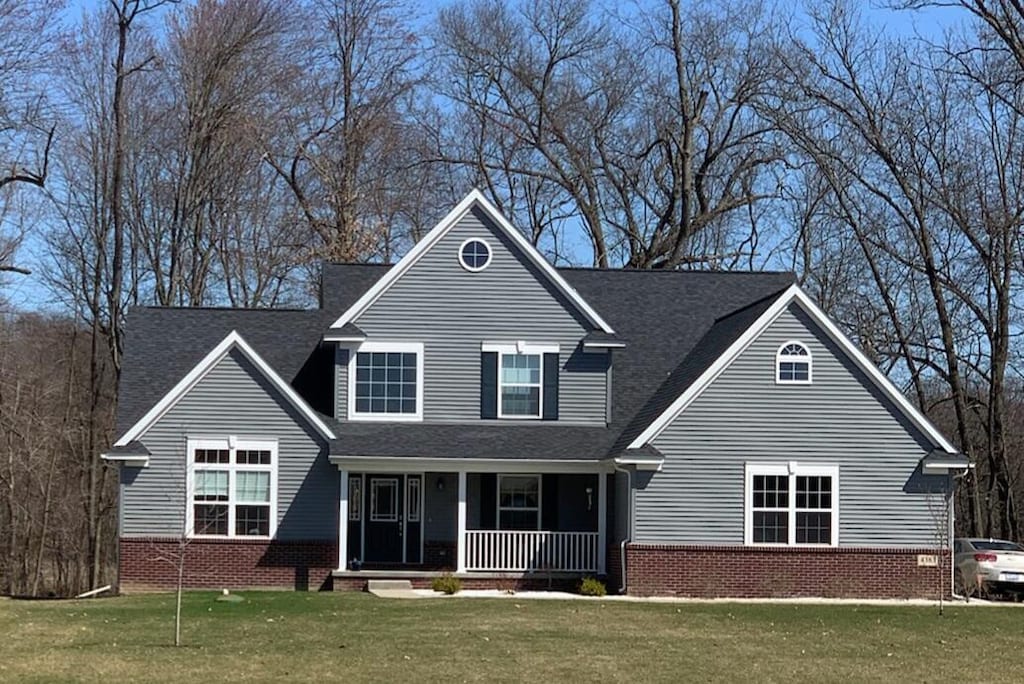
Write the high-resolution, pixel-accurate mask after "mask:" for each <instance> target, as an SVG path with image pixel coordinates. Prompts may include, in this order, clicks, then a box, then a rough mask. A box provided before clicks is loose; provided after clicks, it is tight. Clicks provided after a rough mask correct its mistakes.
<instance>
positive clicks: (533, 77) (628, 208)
mask: <svg viewBox="0 0 1024 684" xmlns="http://www.w3.org/2000/svg"><path fill="white" fill-rule="evenodd" d="M763 17H764V15H763V13H762V11H761V8H760V6H759V5H757V4H755V3H749V4H747V3H741V4H738V5H737V6H735V7H727V8H724V9H722V8H716V7H713V6H711V5H705V4H701V3H698V4H696V5H693V6H692V7H683V6H682V5H681V4H680V3H678V2H676V1H675V0H666V2H650V3H644V4H642V5H639V6H638V7H636V8H635V10H634V11H633V12H629V11H627V10H620V14H619V15H616V16H613V17H608V18H607V19H605V20H604V21H602V17H600V16H599V15H598V14H597V13H596V12H595V10H593V8H592V7H591V5H590V4H589V3H588V2H586V1H585V0H575V1H573V2H555V1H553V0H550V1H549V0H540V1H538V2H520V3H512V2H483V1H481V2H472V1H471V2H465V3H462V4H457V5H454V6H451V7H449V8H447V9H445V10H443V11H442V12H441V14H440V38H439V41H440V43H441V46H442V48H443V50H444V54H445V57H444V63H445V64H446V68H445V70H444V71H443V72H441V73H442V75H443V79H444V80H443V82H441V81H439V85H438V86H437V87H438V88H439V89H440V90H441V91H442V92H444V93H445V94H446V96H447V97H448V99H449V100H450V102H451V103H452V108H453V109H454V110H455V111H456V113H457V115H456V116H455V117H451V118H450V119H449V123H450V125H449V130H448V131H447V134H445V135H440V136H438V140H439V146H438V150H437V156H438V158H439V159H441V160H443V161H444V162H445V163H448V164H454V165H459V166H462V167H464V168H466V169H467V172H469V173H471V174H472V175H473V177H476V178H479V179H481V184H482V185H484V186H485V187H486V188H487V189H488V191H489V192H490V194H491V195H492V196H493V197H494V198H495V200H496V201H497V202H498V204H499V205H500V206H502V208H503V209H504V210H505V211H506V212H507V213H510V214H518V213H519V212H520V209H522V211H523V214H522V217H521V218H522V221H521V222H522V223H524V224H531V222H536V221H543V222H545V223H541V224H540V227H539V228H538V227H537V226H536V225H535V226H534V230H535V231H536V230H544V229H546V228H548V227H555V226H557V225H559V224H560V223H561V222H563V221H564V220H565V218H566V216H567V215H572V216H575V217H578V218H579V220H580V221H581V222H582V224H583V227H584V229H585V230H586V234H587V237H588V238H589V240H590V242H591V245H592V248H593V262H594V264H595V265H598V266H609V265H612V264H615V263H621V264H625V265H627V266H631V267H641V268H676V267H679V266H680V265H683V264H694V263H710V264H712V265H713V266H717V267H721V266H724V265H727V264H729V263H734V262H736V261H738V260H739V259H740V258H743V257H746V258H750V257H752V255H753V254H752V253H753V251H754V248H753V244H752V239H753V238H754V230H753V229H752V226H751V220H752V219H753V218H755V217H756V216H757V213H756V211H755V210H754V205H755V204H756V203H757V202H759V201H761V200H765V199H767V198H768V197H769V196H771V195H772V193H773V192H774V188H775V183H774V179H772V182H771V183H768V184H766V183H765V182H764V181H765V179H766V178H770V175H769V174H767V170H768V169H769V168H770V167H771V166H772V165H774V164H777V163H778V162H779V161H780V158H781V155H780V154H779V153H778V151H777V150H776V149H775V148H774V147H773V146H772V145H771V140H772V138H771V136H770V135H769V127H768V126H767V125H766V124H765V122H764V121H763V120H761V119H760V118H759V117H758V115H757V111H756V110H755V109H754V108H753V107H752V106H751V104H752V102H753V101H754V100H755V99H756V98H757V97H758V95H759V88H760V85H761V83H763V81H764V80H765V78H766V73H767V69H768V67H769V62H768V60H767V58H766V54H765V53H764V52H763V51H762V50H760V49H759V48H758V47H757V42H756V39H755V36H756V35H757V34H758V33H760V32H761V26H762V23H763V21H764V19H763ZM613 27H616V28H613ZM544 206H546V207H549V208H551V209H549V210H548V211H542V212H538V211H537V209H538V208H539V207H544ZM743 224H745V225H743ZM534 237H535V239H536V237H537V236H536V235H535V236H534Z"/></svg>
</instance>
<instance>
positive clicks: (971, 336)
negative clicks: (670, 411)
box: [768, 2, 1024, 536]
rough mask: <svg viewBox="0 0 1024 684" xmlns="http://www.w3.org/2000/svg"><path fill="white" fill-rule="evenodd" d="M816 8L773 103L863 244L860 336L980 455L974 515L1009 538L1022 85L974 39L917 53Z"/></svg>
mask: <svg viewBox="0 0 1024 684" xmlns="http://www.w3.org/2000/svg"><path fill="white" fill-rule="evenodd" d="M812 19H813V22H814V28H815V38H814V40H813V42H807V41H801V40H800V39H799V38H798V37H797V36H796V35H792V34H790V35H786V36H784V37H783V38H782V40H781V41H780V46H779V51H778V61H779V62H780V64H783V65H784V75H783V77H782V78H781V79H780V80H779V81H778V82H777V84H778V85H777V88H776V91H777V94H778V96H777V98H776V99H775V100H774V102H773V103H771V104H770V105H769V107H768V109H769V111H770V114H769V115H770V116H772V117H774V118H775V120H776V122H777V123H778V125H779V126H780V128H781V129H782V130H784V131H785V132H786V134H787V135H788V136H789V138H790V140H791V141H792V142H793V144H794V145H795V146H796V148H797V149H798V150H799V151H800V153H801V154H802V155H804V158H805V159H807V160H809V161H810V162H811V163H812V164H814V167H815V168H816V169H817V171H818V172H819V173H820V174H821V177H822V179H823V180H824V181H825V182H826V183H827V185H828V193H827V194H828V198H827V200H826V202H825V203H826V205H827V206H828V207H829V210H830V211H831V212H833V214H834V215H835V216H837V217H838V218H839V219H840V220H841V221H842V222H843V223H844V224H845V225H846V226H848V228H849V230H850V231H851V232H852V234H853V235H854V237H855V238H856V240H857V243H858V244H859V246H860V248H861V249H860V252H861V253H860V255H859V259H860V261H861V262H862V263H863V265H864V268H865V272H866V273H868V274H870V277H871V281H870V282H871V290H870V292H871V293H872V294H871V297H870V299H871V300H872V301H874V302H875V303H876V306H877V310H878V311H879V312H880V313H884V315H885V318H884V321H885V324H884V325H882V326H877V327H876V330H879V331H884V332H887V333H889V335H888V339H886V337H881V338H878V337H876V339H874V340H873V341H871V342H868V343H867V344H866V345H865V346H872V347H873V348H874V349H875V352H876V354H878V355H879V356H881V357H883V358H884V357H886V356H888V357H889V358H890V360H891V362H892V363H894V364H895V363H898V364H899V367H898V368H895V369H894V370H895V373H896V375H898V376H902V377H904V378H907V379H908V380H909V382H910V383H911V386H912V387H913V388H914V392H915V395H916V399H917V400H918V402H919V403H920V404H921V405H922V406H923V407H924V408H925V409H926V410H929V411H938V410H941V406H942V405H943V404H945V403H949V404H950V405H951V406H952V407H953V412H954V414H955V418H956V420H955V426H956V431H955V434H956V436H957V441H958V443H959V446H960V448H961V449H963V450H964V451H965V452H967V453H969V454H971V455H972V456H978V457H982V456H983V457H984V460H983V465H984V467H982V468H979V469H978V472H977V474H976V475H977V477H978V478H984V479H985V481H984V483H983V489H984V491H982V485H981V484H979V482H978V480H977V479H975V480H974V482H973V484H972V485H971V486H969V487H967V488H965V491H966V492H967V495H968V507H967V509H968V519H969V524H968V527H969V529H971V530H972V531H974V532H975V533H978V534H1002V535H1008V536H1016V535H1017V534H1018V532H1019V529H1020V527H1019V525H1020V523H1021V521H1020V513H1019V511H1018V510H1017V503H1016V502H1017V498H1018V496H1019V493H1017V492H1016V491H1015V489H1016V487H1015V484H1014V481H1013V480H1012V479H1011V477H1012V475H1011V474H1012V472H1013V471H1014V468H1013V466H1012V464H1011V462H1010V454H1009V453H1008V452H1007V450H1006V448H1005V443H1006V434H1005V424H1006V419H1005V414H1006V409H1005V402H1004V396H1005V376H1006V372H1007V367H1008V366H1007V359H1008V358H1009V350H1010V348H1011V344H1012V338H1013V336H1012V333H1011V321H1012V320H1013V317H1014V316H1015V312H1016V304H1015V301H1016V296H1017V293H1018V292H1019V289H1020V285H1021V280H1020V274H1019V271H1018V270H1017V269H1016V268H1015V264H1017V263H1018V262H1019V244H1018V242H1017V236H1018V234H1019V225H1020V219H1021V217H1022V216H1024V193H1022V190H1024V187H1022V185H1021V183H1020V180H1019V179H1020V176H1021V173H1022V171H1024V169H1020V168H1019V165H1020V163H1021V159H1024V157H1022V156H1021V153H1022V152H1024V146H1022V142H1024V139H1022V138H1021V136H1020V132H1021V123H1022V122H1024V121H1022V119H1021V117H1020V111H1021V110H1020V109H1019V107H1017V106H1015V104H1014V103H1013V101H1014V100H1016V101H1017V102H1019V101H1020V97H1021V93H1020V92H1019V90H1017V92H1010V91H1007V90H1003V91H1002V92H996V89H997V88H1002V87H1003V86H997V85H996V81H995V78H996V70H995V69H994V68H989V67H988V66H987V65H985V64H983V63H976V64H975V68H974V69H973V70H966V69H964V68H963V60H964V59H967V57H965V56H964V55H966V54H972V55H974V57H972V58H971V59H976V60H981V62H984V61H986V60H987V57H986V54H985V52H984V51H981V52H971V51H965V50H962V49H958V48H957V47H955V46H952V45H951V46H949V47H948V49H946V50H944V51H942V52H941V53H933V54H932V55H931V56H928V55H926V57H927V61H926V60H924V59H920V58H919V57H918V56H916V55H911V54H910V52H909V47H908V45H907V44H906V43H897V42H888V41H885V40H883V39H878V38H868V37H867V36H868V35H869V34H868V32H866V31H864V30H863V25H862V24H861V23H860V18H859V16H858V15H857V13H856V12H855V11H854V10H853V8H852V6H850V5H847V4H844V3H839V2H837V3H832V4H831V5H830V6H829V7H828V8H826V9H824V10H822V11H821V12H819V13H815V14H812ZM958 64H959V65H960V66H959V67H958V66H957V65H958ZM992 66H994V65H992ZM969 72H972V73H974V76H971V77H968V73H969ZM981 74H987V75H988V76H989V78H984V77H982V78H978V77H977V76H979V75H981ZM832 244H835V243H832ZM933 331H935V332H933ZM931 378H937V379H939V380H940V381H941V385H942V388H943V390H942V392H941V393H940V394H939V395H938V396H936V394H935V392H934V388H935V385H934V383H932V382H930V379H931Z"/></svg>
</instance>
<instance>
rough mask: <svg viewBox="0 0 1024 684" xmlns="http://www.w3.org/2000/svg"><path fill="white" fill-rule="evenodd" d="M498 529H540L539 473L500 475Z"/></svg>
mask: <svg viewBox="0 0 1024 684" xmlns="http://www.w3.org/2000/svg"><path fill="white" fill-rule="evenodd" d="M498 529H499V530H539V529H540V476H539V475H498Z"/></svg>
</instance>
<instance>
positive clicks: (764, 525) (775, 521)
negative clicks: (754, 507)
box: [753, 511, 789, 544]
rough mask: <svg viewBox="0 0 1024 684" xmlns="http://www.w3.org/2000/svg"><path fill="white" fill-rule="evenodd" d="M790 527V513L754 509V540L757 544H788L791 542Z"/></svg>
mask: <svg viewBox="0 0 1024 684" xmlns="http://www.w3.org/2000/svg"><path fill="white" fill-rule="evenodd" d="M788 527H789V514H788V513H785V512H781V511H778V512H777V511H754V524H753V532H754V535H753V541H754V543H755V544H786V543H788V542H789V529H788Z"/></svg>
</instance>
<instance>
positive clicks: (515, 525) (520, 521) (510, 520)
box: [499, 510, 539, 530]
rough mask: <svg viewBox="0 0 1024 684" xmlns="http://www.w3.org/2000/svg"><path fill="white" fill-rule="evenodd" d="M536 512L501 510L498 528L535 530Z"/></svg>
mask: <svg viewBox="0 0 1024 684" xmlns="http://www.w3.org/2000/svg"><path fill="white" fill-rule="evenodd" d="M538 515H539V513H538V511H517V510H502V511H501V517H500V519H499V526H500V527H501V529H503V530H536V529H537V516H538Z"/></svg>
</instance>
